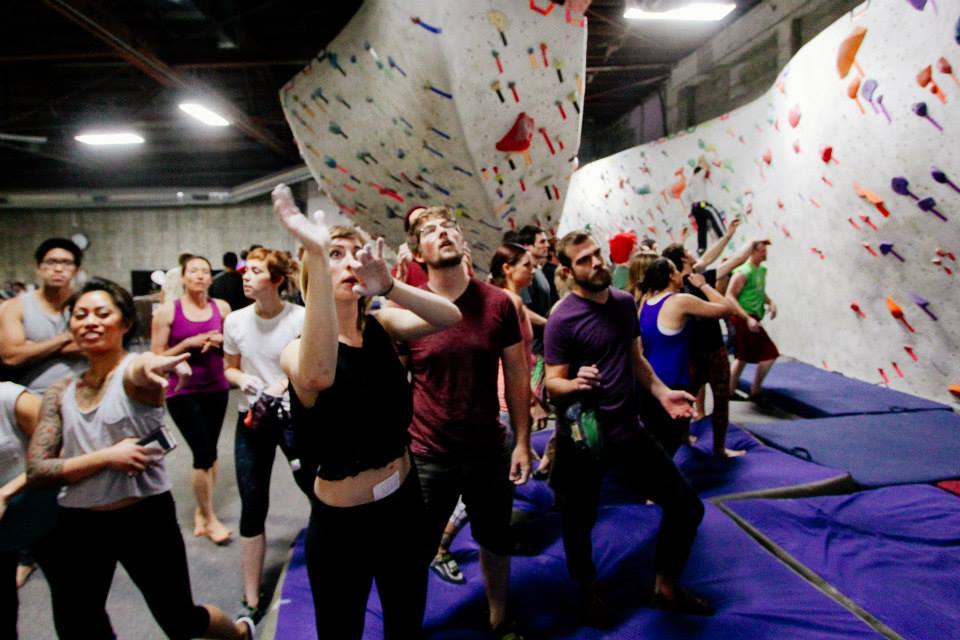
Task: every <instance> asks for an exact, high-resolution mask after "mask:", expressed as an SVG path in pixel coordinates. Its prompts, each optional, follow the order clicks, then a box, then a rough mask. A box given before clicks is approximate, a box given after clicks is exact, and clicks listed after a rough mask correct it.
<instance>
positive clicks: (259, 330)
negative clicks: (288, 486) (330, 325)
mask: <svg viewBox="0 0 960 640" xmlns="http://www.w3.org/2000/svg"><path fill="white" fill-rule="evenodd" d="M296 274H297V264H296V262H295V261H294V259H293V256H291V255H290V254H289V253H288V252H286V251H280V250H278V249H265V248H262V247H261V248H258V249H254V250H253V251H251V252H250V253H249V254H247V264H246V269H244V272H243V295H244V296H246V297H247V298H250V299H251V300H253V304H252V305H248V306H246V307H244V308H243V309H240V310H239V311H234V312H233V313H231V314H230V315H229V316H227V319H226V320H225V321H224V323H223V351H224V363H225V366H226V372H225V373H226V376H227V380H229V381H230V383H231V384H233V385H234V386H235V387H237V388H239V389H240V390H241V391H242V392H243V398H242V399H241V401H240V407H239V409H240V412H239V414H238V416H237V432H236V440H235V448H234V452H235V454H234V462H235V464H236V471H237V488H238V489H239V490H240V560H241V565H242V566H243V606H244V608H245V610H246V613H247V614H249V615H250V617H251V618H253V620H254V621H259V619H260V617H261V616H262V615H263V609H264V605H265V604H266V603H265V602H264V599H263V597H262V596H263V594H261V593H260V584H261V581H262V579H263V562H264V556H265V553H266V548H267V538H266V527H265V524H266V520H267V509H268V507H269V504H270V474H271V471H272V470H273V460H274V457H275V456H276V451H277V447H278V446H283V438H284V433H283V429H284V425H281V424H279V423H278V421H277V420H275V419H274V418H275V416H273V415H270V416H267V415H261V414H263V413H264V412H262V411H261V410H260V409H261V407H265V406H266V405H265V403H264V400H272V401H274V402H279V403H280V405H281V406H283V407H284V408H285V409H286V410H287V411H289V410H290V396H289V395H288V394H287V376H286V375H285V374H284V373H283V370H282V369H281V368H280V353H281V352H282V351H283V349H284V347H286V346H287V344H289V342H290V341H291V340H293V339H294V338H297V337H298V336H299V335H300V331H301V329H302V328H303V314H304V310H303V307H301V306H298V305H295V304H292V303H290V302H284V300H283V299H282V298H281V297H280V296H281V294H283V293H284V292H285V291H286V290H287V289H288V288H289V287H288V285H289V284H290V281H291V279H292V278H294V277H295V276H296ZM258 402H259V403H260V404H259V405H258ZM294 473H295V475H299V474H297V473H296V470H295V471H294ZM310 484H311V487H310V488H311V490H312V484H313V481H312V478H311V480H310Z"/></svg>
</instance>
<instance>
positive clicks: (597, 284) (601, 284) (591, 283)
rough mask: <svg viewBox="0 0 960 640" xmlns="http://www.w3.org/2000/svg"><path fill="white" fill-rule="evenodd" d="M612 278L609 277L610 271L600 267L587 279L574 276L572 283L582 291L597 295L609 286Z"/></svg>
mask: <svg viewBox="0 0 960 640" xmlns="http://www.w3.org/2000/svg"><path fill="white" fill-rule="evenodd" d="M612 280H613V278H612V276H611V275H610V270H609V269H607V268H606V267H600V269H598V270H597V271H595V272H594V273H593V275H592V276H590V277H589V278H583V279H581V278H577V277H576V276H574V278H573V281H574V283H576V284H577V285H579V286H580V287H582V288H583V289H586V290H587V291H590V292H591V293H599V292H601V291H603V290H604V289H606V288H607V287H609V286H610V283H611V282H612Z"/></svg>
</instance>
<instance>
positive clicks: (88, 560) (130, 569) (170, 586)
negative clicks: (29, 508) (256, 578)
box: [50, 492, 210, 640]
mask: <svg viewBox="0 0 960 640" xmlns="http://www.w3.org/2000/svg"><path fill="white" fill-rule="evenodd" d="M54 537H55V538H56V556H57V558H56V560H57V565H56V566H57V579H56V581H55V583H53V582H52V583H51V585H50V586H51V593H52V596H53V600H54V606H55V608H56V610H57V611H58V613H59V612H62V613H63V615H62V616H58V618H61V619H62V620H63V621H64V622H65V621H69V624H60V619H58V621H57V622H58V624H57V635H58V636H59V637H60V640H70V639H71V638H77V639H78V640H81V639H82V640H101V639H103V640H108V639H111V638H114V634H113V629H112V628H111V626H110V619H109V618H108V617H107V612H106V609H105V608H104V607H105V605H106V602H107V595H108V594H109V592H110V584H111V583H112V582H113V574H114V571H115V570H116V567H117V562H119V563H120V564H122V565H123V568H124V569H126V570H127V573H128V574H130V579H131V580H133V582H134V584H136V585H137V588H138V589H139V590H140V593H141V594H143V598H144V600H146V601H147V606H149V607H150V613H152V614H153V617H154V619H156V621H157V623H158V624H159V625H160V628H162V629H163V631H164V633H166V634H167V636H168V637H170V638H174V639H179V638H184V639H185V638H197V637H200V636H202V635H203V634H204V633H205V632H206V631H207V628H208V627H209V626H210V614H209V613H208V611H207V610H206V609H205V608H204V607H202V606H199V605H196V604H194V602H193V594H192V593H191V590H190V575H189V573H188V571H187V553H186V549H185V548H184V546H183V537H182V536H181V534H180V525H178V524H177V513H176V507H175V505H174V502H173V497H172V496H171V495H170V493H169V492H167V493H161V494H160V495H156V496H151V497H149V498H144V499H143V500H141V501H139V502H137V503H135V504H133V505H131V506H129V507H124V508H121V509H117V510H115V511H91V510H89V509H68V508H64V507H61V509H60V521H59V523H58V525H57V530H56V531H55V532H54Z"/></svg>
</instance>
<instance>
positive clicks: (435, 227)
mask: <svg viewBox="0 0 960 640" xmlns="http://www.w3.org/2000/svg"><path fill="white" fill-rule="evenodd" d="M457 228H458V227H457V223H456V222H454V221H453V220H444V221H443V222H436V223H431V224H426V225H424V226H423V228H422V229H420V237H421V238H422V237H424V236H429V235H431V234H433V233H436V232H437V231H439V230H441V229H444V230H446V231H450V230H451V229H457Z"/></svg>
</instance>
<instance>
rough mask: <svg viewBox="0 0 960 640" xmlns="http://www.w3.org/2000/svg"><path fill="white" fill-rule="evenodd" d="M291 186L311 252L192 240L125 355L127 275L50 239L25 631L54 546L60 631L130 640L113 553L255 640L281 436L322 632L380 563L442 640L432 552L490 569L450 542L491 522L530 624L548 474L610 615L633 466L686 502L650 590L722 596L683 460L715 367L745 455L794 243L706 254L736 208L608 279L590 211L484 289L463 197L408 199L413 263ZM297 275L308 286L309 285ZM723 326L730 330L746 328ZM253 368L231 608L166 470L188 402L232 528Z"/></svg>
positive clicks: (207, 503)
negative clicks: (194, 247) (529, 545)
mask: <svg viewBox="0 0 960 640" xmlns="http://www.w3.org/2000/svg"><path fill="white" fill-rule="evenodd" d="M273 205H274V213H275V216H276V218H277V221H278V224H280V225H281V226H282V227H284V228H285V229H287V230H288V231H289V232H290V234H291V235H292V236H293V237H294V238H295V239H296V240H297V241H298V242H299V244H300V245H301V247H302V250H301V252H300V255H299V256H298V257H294V256H292V255H291V254H290V253H288V252H286V251H282V250H277V249H270V248H265V247H260V246H254V247H252V248H251V250H250V251H249V252H248V253H246V255H245V256H244V260H243V262H242V263H240V261H239V260H238V258H237V256H236V255H235V254H233V253H228V254H226V255H225V256H224V257H223V264H224V267H225V269H224V272H223V273H222V274H220V275H219V276H217V277H216V278H214V277H213V270H212V266H211V264H210V262H209V261H208V260H207V259H206V258H204V257H203V256H199V255H194V254H183V255H182V256H181V257H180V260H179V265H178V267H176V268H174V269H172V270H171V271H170V272H168V273H167V275H166V277H165V278H164V281H163V284H164V287H163V291H164V293H163V302H162V303H161V304H160V305H159V306H158V307H157V309H156V310H155V311H154V313H153V317H152V322H151V331H150V344H149V350H147V351H145V352H142V353H133V352H130V351H128V348H129V344H130V340H131V337H132V336H133V335H134V331H135V326H136V324H137V315H136V312H135V308H134V302H133V299H132V297H131V295H130V293H129V292H127V291H126V290H125V289H123V288H122V287H120V286H119V285H117V284H116V283H113V282H111V281H109V280H105V279H102V278H97V277H93V278H90V279H88V280H86V282H85V283H83V284H82V285H79V286H77V285H76V284H75V276H76V274H77V270H78V269H79V268H80V265H81V262H82V260H83V252H82V251H81V250H80V249H79V248H78V247H77V246H76V245H75V244H73V243H72V242H71V241H70V240H66V239H62V238H52V239H50V240H47V241H45V242H44V243H42V244H41V245H40V246H39V247H38V248H37V251H36V254H35V258H36V263H37V275H38V278H39V280H40V286H39V287H37V288H36V289H35V290H32V291H29V290H27V291H23V292H21V293H20V294H19V295H17V296H15V297H13V298H11V299H9V300H7V301H6V302H4V303H3V304H2V306H0V359H2V363H3V366H4V369H3V376H2V379H3V380H7V381H5V382H2V383H0V483H2V485H0V560H2V562H0V572H2V575H0V634H2V636H3V637H9V638H15V637H17V636H16V633H17V584H16V572H17V569H16V567H17V564H18V561H19V562H23V561H24V554H25V553H29V558H28V561H32V562H36V563H38V564H39V566H40V567H41V568H42V570H43V572H44V574H45V576H46V579H47V582H48V584H49V588H50V592H51V600H52V604H53V606H52V614H53V620H54V625H55V627H56V630H57V634H58V635H59V637H61V638H73V637H78V638H80V637H82V638H94V639H100V638H103V639H107V638H113V637H114V632H113V628H112V625H111V621H110V619H109V616H108V615H107V613H106V609H105V603H106V599H107V595H108V593H109V590H110V585H111V581H112V577H113V573H114V571H115V568H116V565H117V563H120V564H122V565H123V566H124V568H125V569H126V570H127V572H128V573H129V574H130V576H131V578H132V580H133V582H134V584H135V585H136V586H137V588H138V589H139V590H140V591H141V592H142V594H143V596H144V598H145V600H146V602H147V604H148V606H149V608H150V611H151V613H152V615H153V617H154V619H155V620H156V622H157V624H158V625H159V626H160V628H161V629H162V630H163V631H164V633H166V634H167V635H168V636H169V637H171V638H190V637H210V638H252V637H253V635H254V633H255V629H256V624H257V622H258V621H259V619H260V618H261V616H262V615H263V613H264V610H265V608H266V604H267V601H268V600H269V595H268V594H266V593H264V590H263V573H264V561H265V549H266V545H267V542H266V540H267V539H266V523H267V521H268V512H269V491H270V482H271V473H272V469H273V466H274V460H275V457H276V451H277V449H280V450H281V453H282V455H284V457H285V458H286V459H287V461H288V462H289V466H290V469H291V472H292V474H293V477H294V479H295V481H296V484H297V486H299V488H300V489H301V490H302V491H303V492H304V494H305V495H306V496H307V497H308V498H309V503H310V513H309V518H308V522H309V524H308V527H307V537H306V559H307V571H308V575H309V580H310V586H311V591H312V594H313V605H314V611H315V619H316V629H317V636H318V637H319V638H335V639H337V640H341V639H349V638H360V637H361V636H362V634H363V626H364V617H365V611H366V604H367V599H368V596H369V592H370V589H371V585H372V584H373V583H374V582H375V583H376V587H377V592H378V594H379V598H380V601H381V604H382V610H383V624H384V634H385V636H386V637H387V638H398V639H408V638H416V637H419V636H420V634H421V626H422V620H423V615H424V610H425V606H426V600H427V577H428V575H429V574H428V572H429V571H430V570H433V571H435V572H436V573H437V574H438V575H439V576H440V577H441V578H443V579H444V580H447V581H449V582H452V583H457V584H461V583H463V582H464V581H465V577H464V575H463V573H462V572H461V571H460V569H459V567H458V566H457V562H456V559H455V558H454V556H453V555H452V554H451V553H450V544H451V541H452V540H453V538H454V536H455V535H456V534H457V531H458V530H459V527H460V525H462V523H463V521H464V520H465V519H467V518H468V519H469V520H470V523H471V531H472V534H473V537H474V539H475V541H476V542H477V544H478V545H479V547H480V553H479V560H480V568H481V574H482V580H483V586H484V592H485V594H486V602H487V614H488V624H489V629H490V631H491V632H492V633H493V635H494V637H497V638H505V639H508V640H510V639H512V640H517V639H520V638H522V637H523V631H522V629H520V628H519V626H518V625H517V622H516V618H515V617H514V615H513V614H512V613H511V609H510V607H509V597H508V592H509V584H510V557H511V553H512V551H513V550H514V548H515V544H516V541H515V540H514V539H513V535H512V530H511V516H512V505H513V496H514V490H515V488H516V487H517V486H519V485H522V484H524V483H526V482H528V480H530V478H531V477H537V478H541V479H546V480H547V481H548V482H549V484H550V487H551V488H552V489H553V492H554V496H555V500H556V508H557V509H558V510H559V512H560V513H561V516H562V538H563V546H564V550H565V554H566V562H567V567H568V571H569V574H570V577H571V579H572V580H573V581H574V582H575V583H576V584H577V585H578V587H579V588H580V590H581V593H582V598H581V602H582V614H583V620H584V623H585V624H588V625H590V626H594V627H598V628H609V627H611V626H612V625H613V624H614V621H615V619H616V616H615V613H614V612H613V611H612V610H611V608H610V607H609V606H608V604H607V600H608V597H607V594H605V593H604V590H603V587H602V584H601V582H600V581H599V579H598V575H597V570H596V567H595V565H594V561H593V545H592V542H591V535H592V529H593V526H594V524H595V522H596V518H597V509H598V500H599V495H600V488H601V483H602V480H603V478H604V477H605V476H606V475H607V473H608V472H611V471H615V472H616V473H617V474H618V477H619V478H620V479H621V481H622V482H624V483H625V484H626V485H627V486H628V487H630V488H632V489H634V490H635V491H636V495H637V499H638V501H643V500H646V499H650V500H652V501H653V502H655V503H657V504H658V505H660V506H661V507H662V512H663V517H662V521H661V524H660V528H659V533H658V536H657V550H656V558H655V561H654V562H655V567H654V569H655V574H656V578H655V581H654V583H653V584H651V585H650V598H651V603H652V605H653V606H656V607H659V608H661V609H664V610H666V611H672V612H678V613H684V614H696V615H712V613H713V608H712V606H711V605H710V604H709V603H708V602H707V601H706V600H705V599H704V598H702V597H701V596H699V595H697V594H694V593H691V592H689V591H688V590H686V589H684V588H683V587H682V586H681V584H680V578H681V575H682V572H683V568H684V565H685V564H686V561H687V558H688V556H689V553H690V549H691V548H692V545H693V543H694V540H695V538H696V532H697V528H698V526H699V523H700V520H701V519H702V517H703V513H704V507H703V505H702V503H701V501H700V499H699V498H698V497H697V495H696V493H695V492H694V490H693V489H692V488H691V486H690V484H689V483H688V482H687V480H686V479H685V478H684V477H683V474H682V473H681V472H680V470H679V469H678V467H677V466H676V464H674V462H673V455H674V453H675V452H676V451H677V450H678V449H679V447H680V446H682V445H683V444H685V443H687V442H690V441H691V440H692V438H691V436H690V435H689V433H688V431H689V424H690V420H691V418H693V417H695V415H696V416H697V417H700V416H702V415H703V413H704V407H703V404H702V401H700V402H697V396H698V395H702V388H703V387H704V386H705V385H708V386H709V387H710V389H711V392H712V394H711V395H712V405H713V406H712V409H713V421H712V424H713V431H714V444H713V447H714V453H715V454H716V455H718V456H737V455H742V454H743V452H742V451H732V450H730V449H727V448H726V447H725V435H726V431H727V425H728V412H729V408H728V402H729V400H730V399H731V398H732V397H733V394H734V391H735V383H736V380H737V378H738V377H739V374H740V373H741V371H742V368H743V366H744V364H745V363H747V362H756V363H758V367H757V378H756V379H755V380H754V384H753V388H752V392H751V394H750V396H749V398H750V399H752V400H754V401H756V402H758V403H762V402H763V398H762V394H761V384H762V380H763V376H764V375H765V374H766V373H767V372H768V371H769V369H770V366H771V365H772V364H773V361H774V360H775V359H776V357H777V351H776V347H775V346H774V345H773V343H772V341H770V339H769V337H768V336H767V334H766V332H765V331H764V330H763V327H762V326H761V322H762V321H763V319H764V314H765V312H766V310H767V309H769V312H770V317H771V318H772V317H774V316H775V314H776V306H775V305H774V304H773V303H772V301H771V300H770V299H769V297H767V295H766V292H765V276H766V270H765V267H764V266H763V262H764V260H765V259H766V252H767V247H768V245H769V242H768V241H766V240H757V241H753V242H747V243H744V244H743V247H742V248H741V249H740V250H739V251H736V252H734V253H733V254H732V255H730V256H729V257H728V258H726V259H725V260H724V261H722V262H721V263H720V264H719V266H718V267H717V268H715V269H710V268H709V265H710V264H711V263H713V262H714V261H716V260H718V259H719V258H720V256H721V254H723V252H724V250H725V248H726V247H727V245H728V244H729V242H730V240H731V238H732V237H733V236H734V234H735V233H736V230H737V226H738V224H737V221H731V222H730V224H728V225H726V226H725V227H723V228H722V229H720V230H718V235H719V238H718V240H717V241H716V243H715V244H713V245H712V246H709V247H706V248H704V250H703V251H700V252H699V253H700V254H701V255H700V257H699V258H695V257H694V256H693V255H692V254H691V253H690V252H689V251H687V250H686V249H685V248H684V246H683V245H682V244H672V245H670V246H668V247H667V248H666V249H664V251H663V252H662V255H660V254H658V253H657V251H656V249H657V248H656V244H655V243H654V242H652V241H649V239H644V241H640V242H638V241H637V238H636V236H634V235H633V234H630V233H625V234H618V236H615V237H614V238H613V239H611V243H610V254H611V256H612V258H613V263H614V264H615V265H616V269H611V267H610V261H608V259H607V256H605V255H604V252H603V249H602V247H601V246H600V245H598V244H597V242H596V241H595V240H594V239H593V238H592V237H591V235H590V234H589V233H588V232H587V231H572V232H570V233H568V234H566V235H565V236H563V237H562V238H560V239H559V240H558V239H556V238H552V239H551V238H550V237H549V235H548V234H547V233H546V232H545V231H543V230H541V229H539V228H537V227H533V226H526V227H522V228H520V229H517V230H515V231H510V232H508V233H507V234H506V235H505V237H504V238H503V244H502V245H501V246H500V247H499V248H497V249H496V251H494V253H493V256H492V260H491V262H490V264H489V268H485V269H484V271H486V272H487V273H488V274H489V277H488V278H486V279H481V278H478V277H477V276H476V274H475V273H474V265H473V260H472V256H471V255H470V253H469V247H468V246H467V243H466V242H465V239H464V234H463V230H462V229H461V227H460V224H459V221H458V219H457V218H456V216H455V215H454V213H453V211H452V210H450V209H449V208H447V207H444V206H427V207H415V208H413V209H411V210H410V211H409V212H408V214H407V216H406V218H405V219H404V225H405V230H406V231H407V236H406V242H405V243H404V244H403V245H402V246H401V247H399V248H398V251H397V258H398V259H397V263H396V264H395V265H394V266H393V269H392V271H391V269H390V267H389V266H388V265H387V262H386V260H385V259H384V240H383V239H382V238H378V239H376V240H375V241H374V240H371V238H370V237H369V236H368V235H367V234H366V233H365V232H364V231H363V230H362V229H359V228H357V227H352V226H331V225H328V224H326V223H325V221H324V219H323V216H322V214H321V215H316V216H314V217H313V218H312V219H310V218H307V217H306V216H304V215H303V214H302V213H301V212H300V211H299V209H298V208H297V206H296V204H295V202H294V200H293V197H292V194H291V193H290V191H289V189H287V188H286V187H285V186H283V185H281V186H279V187H277V189H276V190H275V191H274V193H273ZM705 237H706V235H705V234H703V236H702V237H701V239H700V242H701V244H702V243H703V238H705ZM486 266H487V265H484V267H486ZM478 270H479V269H478ZM728 279H729V284H727V282H726V281H727V280H728ZM615 285H616V286H615ZM293 290H296V291H297V292H298V296H299V297H300V299H301V300H302V302H303V304H302V305H299V304H296V303H294V302H291V301H289V298H290V297H291V293H292V291H293ZM721 320H729V322H730V325H731V330H728V339H727V340H726V341H725V339H724V335H723V332H722V330H721ZM728 343H730V344H734V345H735V347H736V351H735V358H736V360H735V361H734V364H733V369H732V375H731V365H730V362H729V356H728V353H727V344H728ZM231 388H235V389H237V390H238V391H239V397H240V401H239V406H238V407H237V410H238V411H237V418H236V432H235V440H234V462H235V468H236V486H237V488H238V490H239V494H240V499H241V515H240V523H239V544H240V552H241V553H240V555H241V567H239V571H238V575H239V577H240V583H241V584H242V589H241V591H242V596H241V598H240V599H241V610H240V614H239V615H238V616H236V617H235V619H231V617H230V616H228V615H227V614H225V613H224V612H223V611H221V610H220V609H219V608H217V607H215V606H212V605H202V604H197V603H196V602H195V600H194V596H193V593H192V591H191V585H190V578H189V573H188V567H187V556H186V552H185V547H184V542H183V538H182V536H181V533H180V528H179V525H178V523H177V520H176V511H175V505H174V501H173V498H172V496H171V487H172V481H171V478H170V476H169V474H168V473H167V471H166V467H165V464H164V456H165V454H166V453H167V451H168V450H169V448H170V440H172V436H171V434H170V433H169V432H168V431H167V430H166V427H165V426H164V420H165V416H166V415H167V414H169V417H170V420H171V421H172V422H173V424H174V425H175V426H176V430H177V431H178V432H179V435H180V436H182V440H183V441H185V442H186V444H187V445H188V447H189V449H190V452H191V454H192V460H193V462H192V467H193V469H192V475H191V486H192V489H193V495H194V500H195V502H196V507H195V510H194V519H193V534H194V535H195V536H198V537H204V538H208V539H209V540H210V541H212V542H213V543H215V544H216V545H223V544H227V543H229V542H230V541H231V539H232V537H233V532H232V531H231V530H230V528H229V527H228V526H227V525H226V524H225V523H224V522H223V521H222V520H221V519H220V518H219V517H218V515H217V513H216V512H215V510H214V504H215V500H214V492H215V489H216V483H217V471H218V464H217V448H218V442H219V437H220V432H221V428H222V426H223V424H224V420H225V415H226V411H227V405H228V395H229V390H230V389H231ZM695 407H696V408H695ZM551 418H555V421H554V420H552V419H551ZM548 423H555V427H556V428H555V431H554V433H553V436H552V437H551V438H550V442H549V444H548V445H547V448H546V450H545V451H544V453H543V454H542V456H540V457H539V458H538V456H537V454H536V453H535V452H534V451H533V450H532V448H531V432H532V431H535V430H540V429H544V428H547V426H548ZM306 516H307V514H305V519H306ZM144 548H149V549H151V550H152V552H151V553H148V554H147V553H142V550H143V549H144Z"/></svg>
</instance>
